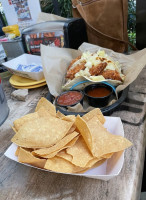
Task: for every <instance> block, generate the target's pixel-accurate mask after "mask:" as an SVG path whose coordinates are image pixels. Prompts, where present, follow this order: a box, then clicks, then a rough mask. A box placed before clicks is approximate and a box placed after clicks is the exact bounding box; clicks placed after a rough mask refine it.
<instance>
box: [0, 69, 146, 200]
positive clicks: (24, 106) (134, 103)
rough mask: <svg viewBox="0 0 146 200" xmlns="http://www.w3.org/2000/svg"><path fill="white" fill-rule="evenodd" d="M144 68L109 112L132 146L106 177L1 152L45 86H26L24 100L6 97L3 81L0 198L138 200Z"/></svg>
mask: <svg viewBox="0 0 146 200" xmlns="http://www.w3.org/2000/svg"><path fill="white" fill-rule="evenodd" d="M145 77H146V68H145V69H144V70H143V71H142V73H141V74H140V75H139V77H138V78H137V79H136V81H134V82H133V83H132V84H131V86H130V90H129V93H128V97H127V99H126V101H125V102H123V103H122V105H121V106H119V107H118V109H117V110H116V111H115V112H113V113H112V116H118V117H121V119H122V121H123V126H124V131H125V137H126V138H127V139H129V140H130V141H131V142H133V147H131V148H129V149H127V150H126V151H125V161H124V165H123V168H122V171H121V172H120V174H119V175H118V176H117V177H115V178H113V179H111V180H109V181H107V182H104V181H101V180H96V179H90V178H85V177H78V176H72V175H63V174H57V173H51V172H46V171H41V170H39V169H34V168H31V167H28V166H24V165H22V164H19V163H16V162H15V161H12V160H10V159H8V158H7V157H5V156H4V152H5V151H6V149H7V148H8V147H9V146H10V144H11V138H12V136H13V135H14V132H13V130H12V129H11V125H12V124H13V121H14V120H15V119H17V118H20V117H21V116H23V115H25V114H27V113H29V112H32V111H34V108H35V106H36V103H37V102H38V100H39V99H40V97H41V96H46V95H47V92H48V89H47V87H46V86H44V87H41V88H38V89H32V90H29V96H28V100H27V101H26V102H21V101H16V100H15V101H14V100H12V99H11V98H10V94H11V92H12V91H13V90H14V89H13V88H12V87H11V86H10V84H9V82H8V80H4V81H3V87H4V90H5V94H6V97H7V102H8V106H9V108H10V113H9V116H8V118H7V120H6V121H5V122H4V124H3V125H2V126H1V127H0V200H33V199H35V200H138V199H139V197H140V191H141V182H142V173H143V163H144V155H145V146H146V136H145V124H146V123H145V122H146V120H145V119H146V117H145V113H146V112H145V111H146V106H145V102H146V79H145Z"/></svg>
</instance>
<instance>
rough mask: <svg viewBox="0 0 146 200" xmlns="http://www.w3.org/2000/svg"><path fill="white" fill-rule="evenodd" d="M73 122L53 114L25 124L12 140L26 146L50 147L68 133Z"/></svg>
mask: <svg viewBox="0 0 146 200" xmlns="http://www.w3.org/2000/svg"><path fill="white" fill-rule="evenodd" d="M72 124H73V122H67V121H64V120H61V119H59V118H55V117H53V116H51V115H50V117H41V118H38V119H35V120H33V123H32V121H29V122H27V123H25V124H23V125H22V126H21V128H20V129H19V130H18V132H17V133H16V134H15V135H14V137H13V138H12V140H11V141H12V142H14V143H15V144H17V145H18V146H21V147H26V148H44V147H50V146H51V145H54V144H56V143H57V142H58V141H60V140H61V139H62V138H63V137H64V136H65V135H66V134H67V133H68V131H69V129H70V128H71V126H72Z"/></svg>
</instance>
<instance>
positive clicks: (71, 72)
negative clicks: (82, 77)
mask: <svg viewBox="0 0 146 200" xmlns="http://www.w3.org/2000/svg"><path fill="white" fill-rule="evenodd" d="M84 69H85V63H81V64H78V65H77V66H76V67H74V68H73V69H70V70H69V71H67V74H66V78H68V79H71V80H72V79H73V78H75V74H76V73H77V72H79V71H80V70H84Z"/></svg>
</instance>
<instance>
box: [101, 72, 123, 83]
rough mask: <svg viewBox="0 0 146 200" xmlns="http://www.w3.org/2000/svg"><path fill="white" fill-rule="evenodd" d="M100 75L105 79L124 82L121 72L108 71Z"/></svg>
mask: <svg viewBox="0 0 146 200" xmlns="http://www.w3.org/2000/svg"><path fill="white" fill-rule="evenodd" d="M100 75H102V76H103V77H104V78H105V79H112V80H119V81H122V78H121V77H120V74H119V72H117V71H116V70H106V71H103V72H102V73H101V74H100Z"/></svg>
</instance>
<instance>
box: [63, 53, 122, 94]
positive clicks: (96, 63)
mask: <svg viewBox="0 0 146 200" xmlns="http://www.w3.org/2000/svg"><path fill="white" fill-rule="evenodd" d="M124 78H125V76H124V74H122V70H121V65H120V63H119V62H118V61H114V60H113V59H112V58H111V57H110V56H108V55H107V54H106V53H105V52H104V51H102V50H99V51H97V52H96V53H90V52H89V51H88V52H84V53H83V54H82V55H81V56H79V57H77V58H76V59H74V60H72V61H71V63H70V65H69V67H68V69H67V73H66V76H65V80H66V83H65V85H64V86H63V89H64V90H68V89H70V88H71V87H72V86H73V85H74V84H76V85H77V88H76V89H83V88H84V87H85V86H86V85H89V84H91V83H93V82H94V83H95V82H101V81H107V82H109V83H110V84H112V85H114V86H117V85H119V84H122V83H123V81H124ZM79 81H80V82H83V85H82V84H81V85H80V84H77V83H79Z"/></svg>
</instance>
